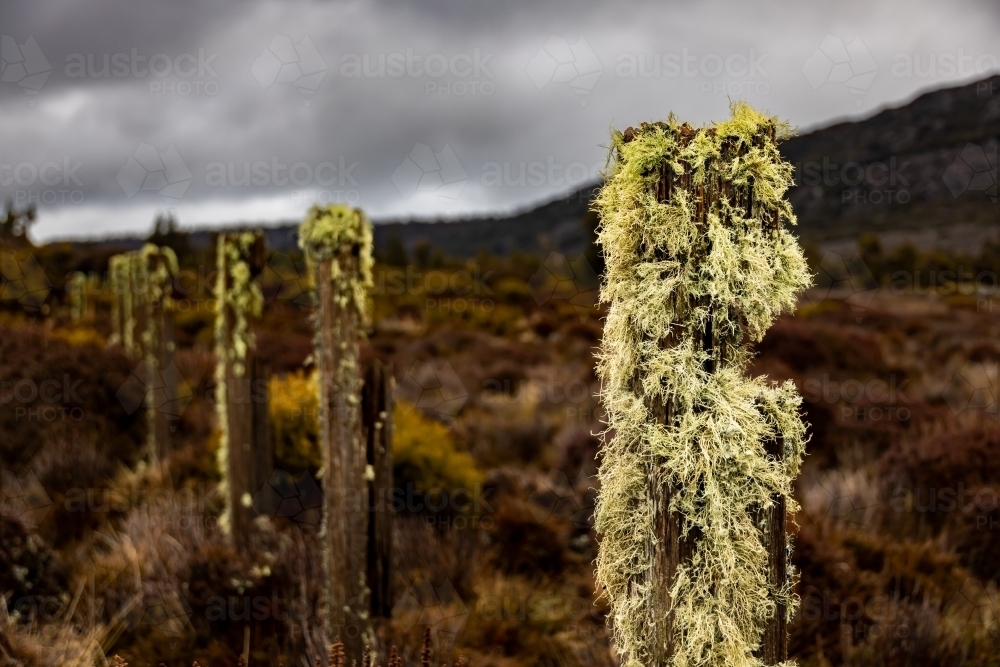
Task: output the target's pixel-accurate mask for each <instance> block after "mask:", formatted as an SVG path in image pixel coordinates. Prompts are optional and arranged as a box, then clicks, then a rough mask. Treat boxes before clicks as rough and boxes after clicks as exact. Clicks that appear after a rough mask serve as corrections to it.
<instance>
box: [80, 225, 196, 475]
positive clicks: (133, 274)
mask: <svg viewBox="0 0 1000 667" xmlns="http://www.w3.org/2000/svg"><path fill="white" fill-rule="evenodd" d="M177 272H178V265H177V256H176V255H175V254H174V251H173V250H171V249H170V248H168V247H166V246H164V247H158V246H156V245H154V244H152V243H147V244H146V245H145V246H143V247H142V249H141V250H137V251H134V252H126V253H122V254H120V255H114V256H112V257H111V258H110V260H109V261H108V277H109V282H110V283H111V292H112V306H111V320H112V335H111V342H113V343H117V344H119V345H121V346H122V347H123V348H124V349H125V352H126V353H127V354H128V355H129V356H131V357H132V358H133V359H138V360H139V365H138V367H137V368H136V376H137V377H139V378H140V379H141V380H142V383H143V385H144V386H145V388H146V396H145V398H144V399H143V405H144V406H145V408H146V423H147V429H146V433H147V435H146V438H147V449H148V457H149V460H150V461H151V462H155V461H158V460H159V459H161V458H162V457H164V456H165V455H166V454H167V452H168V451H169V449H170V433H171V421H172V420H173V419H175V418H176V417H177V416H178V415H174V414H171V413H170V410H171V409H172V408H173V407H175V405H176V403H175V399H176V398H177V388H178V385H179V383H180V377H179V376H178V375H177V373H176V367H175V366H174V364H173V361H174V319H173V293H174V278H175V276H176V275H177ZM80 275H82V274H80ZM74 288H75V285H74ZM86 288H87V287H86V282H85V281H84V282H83V283H82V289H83V290H86ZM84 293H85V292H84Z"/></svg>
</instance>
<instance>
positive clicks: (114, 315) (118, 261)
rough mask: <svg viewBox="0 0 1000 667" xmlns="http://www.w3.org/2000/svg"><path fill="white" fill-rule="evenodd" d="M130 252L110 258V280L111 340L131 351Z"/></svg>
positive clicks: (132, 342) (132, 341)
mask: <svg viewBox="0 0 1000 667" xmlns="http://www.w3.org/2000/svg"><path fill="white" fill-rule="evenodd" d="M131 261H132V260H131V259H130V258H129V253H122V254H120V255H113V256H112V257H111V258H110V259H109V260H108V281H109V282H110V284H111V297H112V301H111V342H112V343H116V344H118V345H121V346H122V347H123V348H124V349H125V351H126V352H128V353H130V352H131V351H132V347H133V344H134V340H133V337H132V280H131V277H130V271H129V267H130V265H131Z"/></svg>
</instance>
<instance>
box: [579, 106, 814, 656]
mask: <svg viewBox="0 0 1000 667" xmlns="http://www.w3.org/2000/svg"><path fill="white" fill-rule="evenodd" d="M787 132H788V128H787V126H785V125H783V124H782V123H780V122H778V121H776V120H775V119H773V118H769V117H766V116H764V115H762V114H760V113H758V112H757V111H755V110H753V109H752V108H751V107H749V106H748V105H746V104H742V103H737V104H735V105H733V109H732V117H731V118H730V119H729V120H727V121H725V122H721V123H715V124H713V125H711V126H710V127H705V128H699V129H695V128H692V127H691V126H689V125H686V124H685V125H680V124H679V123H678V122H677V121H676V120H675V119H674V117H673V116H671V117H670V118H669V119H668V120H667V121H666V122H661V123H654V124H643V125H641V126H640V127H639V128H638V129H633V128H629V129H628V130H626V131H625V132H624V133H621V132H615V133H614V134H613V136H612V146H611V152H610V156H609V170H608V173H607V174H606V182H605V185H604V187H603V188H602V189H601V191H600V193H599V195H598V196H597V198H596V200H595V204H594V207H595V209H596V211H597V212H598V213H599V215H600V218H601V224H600V227H599V230H598V232H599V235H598V242H599V243H600V244H601V247H602V249H603V253H604V259H605V266H606V270H605V276H604V280H603V284H602V286H601V299H602V301H604V302H606V303H609V304H610V307H609V310H608V316H607V320H606V323H605V328H604V335H603V339H602V342H601V348H600V353H599V357H598V374H599V376H600V378H601V381H602V400H603V403H604V405H605V408H606V410H607V415H608V422H607V425H608V429H607V431H606V432H605V443H604V446H603V458H602V463H601V466H600V472H599V476H600V480H601V490H600V494H599V497H598V501H597V507H596V527H597V530H598V532H599V533H600V535H601V542H600V551H599V555H598V559H597V579H598V583H599V585H600V586H602V587H603V589H604V593H605V594H606V596H607V597H608V599H609V601H610V604H611V615H610V619H611V623H612V626H613V629H614V642H615V646H616V648H617V650H618V652H619V654H620V655H622V656H623V658H624V662H625V663H626V664H627V665H629V666H632V667H636V666H638V665H645V666H652V665H663V664H670V665H673V666H676V667H688V666H692V665H712V666H718V667H722V666H723V665H725V666H726V667H756V666H758V665H762V664H765V662H764V659H762V658H761V657H760V656H761V643H762V637H763V636H764V630H765V626H766V625H767V624H768V622H769V621H770V620H772V619H774V618H775V617H776V616H777V615H778V614H779V613H782V614H784V618H785V619H787V618H790V617H791V614H792V613H793V610H794V608H795V604H796V599H795V596H794V593H793V590H792V585H791V577H790V576H787V575H786V576H783V577H781V580H780V581H776V580H775V577H774V576H773V572H774V571H775V570H774V569H773V568H772V564H771V563H770V562H769V551H768V549H769V546H774V545H772V544H770V543H769V540H768V537H767V534H768V532H767V530H765V529H764V527H762V525H761V519H760V517H761V515H762V513H765V512H766V511H768V510H770V509H771V508H774V507H775V506H776V504H784V505H785V506H786V507H787V509H788V510H789V511H794V510H795V509H796V506H795V503H794V501H793V500H792V498H791V493H792V481H793V479H794V478H795V476H796V475H797V474H798V469H799V465H800V462H801V458H802V455H803V452H804V447H805V442H806V437H805V426H804V424H803V422H802V420H801V418H800V415H799V410H798V407H799V403H800V398H799V396H798V395H797V393H796V391H795V388H794V386H793V385H792V384H791V383H785V384H784V385H781V386H774V385H773V384H771V383H769V382H767V381H766V378H761V377H756V378H749V377H746V376H745V374H744V373H745V370H746V366H747V364H748V362H749V361H750V358H751V350H750V344H751V343H752V342H754V341H758V340H760V339H761V338H762V337H763V335H764V332H765V331H766V330H767V328H768V327H769V326H770V324H771V323H772V322H773V320H774V319H775V318H776V317H777V316H778V315H779V314H780V313H781V312H782V311H788V310H791V309H792V308H794V306H795V302H796V296H797V294H798V293H799V292H800V291H801V290H802V289H804V288H805V287H806V286H808V285H809V283H810V282H811V279H810V276H809V273H808V271H807V268H806V264H805V261H804V259H803V257H802V253H801V251H800V248H799V247H798V244H797V242H796V240H795V238H794V237H793V236H792V235H791V233H790V232H789V231H787V230H786V229H784V228H783V223H787V224H794V222H795V216H794V214H793V213H792V210H791V206H790V205H789V203H788V201H787V200H786V199H785V198H784V195H785V191H786V189H787V188H788V186H789V185H790V183H791V176H792V167H791V166H790V165H789V164H787V163H785V162H784V161H782V159H781V157H780V155H779V153H778V149H777V140H778V139H780V138H781V137H783V136H784V135H785V134H787ZM773 443H780V448H779V450H778V451H777V452H774V451H772V452H770V453H769V447H770V448H771V449H772V450H774V447H773ZM771 516H774V514H772V515H771ZM780 521H782V522H783V521H784V516H783V513H782V516H781V517H780ZM671 526H672V527H671ZM781 531H782V535H784V532H783V531H784V528H783V523H782V526H781ZM668 542H669V543H668ZM780 557H781V558H782V559H786V558H787V552H786V550H784V549H782V553H781V556H780ZM782 565H783V566H787V567H788V569H787V570H786V569H784V567H783V568H782V569H780V572H782V573H785V572H790V571H791V570H790V565H788V564H787V563H782ZM664 579H666V580H665V581H664ZM782 628H783V624H782ZM783 659H784V658H783V657H781V658H778V660H776V661H774V662H781V661H782V660H783Z"/></svg>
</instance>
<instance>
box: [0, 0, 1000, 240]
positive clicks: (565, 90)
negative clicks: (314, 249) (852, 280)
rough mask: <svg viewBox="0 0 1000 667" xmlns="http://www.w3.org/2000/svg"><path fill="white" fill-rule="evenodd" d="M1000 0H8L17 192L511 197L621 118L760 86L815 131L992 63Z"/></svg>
mask: <svg viewBox="0 0 1000 667" xmlns="http://www.w3.org/2000/svg"><path fill="white" fill-rule="evenodd" d="M998 28H1000V9H998V6H997V5H996V3H994V2H972V1H966V2H957V3H950V4H948V5H941V4H940V3H937V2H929V1H925V0H917V1H910V2H902V1H899V2H854V1H848V2H841V3H802V2H774V3H767V4H766V5H762V4H761V3H716V2H697V3H696V2H671V3H669V4H668V3H664V2H614V3H611V2H604V3H597V2H583V3H572V4H571V3H560V2H548V1H545V0H541V1H537V2H528V1H527V0H515V1H513V2H479V1H476V2H461V3H445V2H434V1H423V0H422V1H420V2H417V1H413V2H338V3H320V2H312V3H309V2H263V1H260V2H244V3H238V4H237V3H231V4H223V3H205V2H171V3H153V2H128V3H124V2H113V1H107V2H94V1H92V2H86V3H66V2H54V1H53V2H44V1H43V2H33V3H19V4H15V3H5V4H4V5H3V7H2V8H0V33H2V49H0V56H2V61H3V73H2V77H0V117H2V119H3V122H2V124H0V196H2V197H3V198H5V199H6V198H10V199H13V200H14V201H15V204H17V205H26V204H28V203H32V202H34V203H37V205H38V208H39V222H38V223H37V225H36V226H35V228H34V230H33V235H34V237H35V238H36V240H47V239H53V238H67V237H74V238H79V237H93V236H103V235H108V234H121V233H126V232H132V233H138V232H145V231H148V229H149V228H150V225H151V224H152V221H153V219H154V217H155V215H157V214H158V213H162V212H165V211H168V210H170V211H173V212H174V213H175V214H176V216H177V217H178V219H179V221H180V222H181V224H182V225H183V226H188V227H205V226H224V225H231V224H239V223H246V222H260V223H276V222H279V221H286V220H295V219H299V218H301V217H302V215H303V213H304V211H305V210H306V209H307V208H308V206H310V205H311V204H312V203H314V202H316V201H344V202H349V203H351V204H356V205H359V206H362V207H364V208H365V209H366V210H367V211H368V212H369V214H370V215H371V216H372V217H374V218H376V219H389V218H395V219H398V218H438V217H440V218H448V217H455V216H462V215H469V214H492V213H499V212H505V211H510V210H513V209H517V208H523V207H525V206H528V205H531V204H533V203H537V202H539V201H543V200H545V199H548V198H551V197H554V196H558V195H560V194H563V193H565V192H568V191H570V190H573V189H574V188H576V187H578V186H580V185H582V184H583V183H586V182H590V181H592V180H594V179H596V178H597V177H598V176H599V173H600V170H601V169H602V168H603V166H604V157H605V148H603V147H602V144H605V143H606V142H607V137H608V132H609V129H610V128H612V127H617V128H623V127H625V126H627V125H631V124H636V123H638V122H641V121H644V120H655V119H661V118H664V117H665V116H666V115H667V114H668V113H669V112H671V111H672V112H674V113H676V114H677V115H678V116H679V117H680V118H683V119H685V120H689V121H692V122H697V123H702V122H706V121H709V120H712V119H719V118H722V117H724V116H726V115H727V113H728V105H729V102H730V100H736V99H745V100H747V101H749V102H751V103H752V104H754V105H756V106H758V107H761V108H764V109H767V110H768V111H770V112H771V113H774V114H777V115H779V116H781V117H783V118H785V119H787V120H789V121H790V122H791V123H793V124H794V125H796V126H798V127H799V128H800V130H806V129H809V128H813V127H817V126H822V125H828V124H830V123H833V122H836V121H838V120H843V119H848V118H852V117H860V116H866V115H870V114H871V113H873V112H874V111H876V110H877V109H879V108H881V107H884V106H887V105H896V104H900V103H903V102H905V101H907V100H908V99H910V98H912V97H913V96H914V95H916V94H917V93H918V92H919V91H922V90H926V89H928V88H934V87H939V86H941V85H945V84H946V83H958V82H963V81H969V80H973V79H977V78H981V77H983V76H985V75H986V74H987V73H989V72H995V71H996V70H997V68H998V62H1000V54H998V43H1000V42H998V40H997V34H998Z"/></svg>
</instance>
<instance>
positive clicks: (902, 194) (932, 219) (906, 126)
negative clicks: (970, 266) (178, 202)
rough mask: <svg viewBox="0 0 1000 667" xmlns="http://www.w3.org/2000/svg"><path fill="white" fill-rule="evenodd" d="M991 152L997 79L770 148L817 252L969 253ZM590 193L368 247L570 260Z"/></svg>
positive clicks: (981, 220)
mask: <svg viewBox="0 0 1000 667" xmlns="http://www.w3.org/2000/svg"><path fill="white" fill-rule="evenodd" d="M998 144H1000V76H993V77H990V78H988V79H985V80H983V81H979V82H976V83H972V84H968V85H964V86H959V87H954V88H945V89H942V90H935V91H932V92H928V93H925V94H923V95H920V96H919V97H917V98H916V99H915V100H913V101H912V102H910V103H908V104H905V105H903V106H900V107H897V108H893V109H886V110H885V111H882V112H880V113H878V114H876V115H874V116H872V117H870V118H867V119H864V120H860V121H854V122H844V123H838V124H836V125H832V126H830V127H825V128H821V129H817V130H814V131H812V132H809V133H808V134H803V135H801V136H796V137H793V138H791V139H789V140H788V141H786V142H784V143H783V144H782V146H781V149H782V152H783V153H784V155H785V157H786V159H787V160H788V161H789V162H791V163H792V164H794V165H795V166H796V183H797V185H796V187H794V188H793V189H792V191H791V192H790V198H791V201H792V205H793V207H794V209H795V211H796V214H797V215H798V218H799V233H800V234H801V235H802V236H803V237H804V238H806V239H812V240H815V241H818V242H825V243H836V242H838V241H844V240H848V239H854V238H856V237H857V235H858V234H860V233H862V232H865V231H874V232H878V233H881V234H883V235H885V236H887V237H893V236H896V237H899V236H900V235H904V236H913V235H918V236H919V237H920V238H922V239H924V245H927V244H934V243H935V242H937V241H940V240H942V239H945V240H947V239H948V238H949V236H950V237H956V236H957V237H960V238H961V240H963V241H964V242H965V243H966V244H970V243H971V244H977V243H978V242H979V241H980V240H981V239H982V238H984V237H985V236H987V235H993V234H995V233H997V231H998V230H1000V212H998V208H997V203H996V199H997V185H996V183H997V146H998ZM597 187H598V184H597V183H593V184H590V185H587V186H586V187H584V188H581V189H580V190H578V191H576V192H572V193H569V194H568V195H566V196H564V197H561V198H558V199H555V200H552V201H550V202H548V203H545V204H542V205H540V206H537V207H534V208H531V209H528V210H525V211H522V212H519V213H516V214H513V215H508V216H503V217H490V218H470V219H465V220H455V221H448V222H443V221H439V222H401V221H382V222H379V224H377V225H376V228H375V244H376V248H378V249H384V248H385V244H386V241H387V240H388V239H389V238H390V237H391V236H393V235H395V236H398V238H399V239H400V240H401V241H402V242H403V243H404V245H406V247H407V248H409V249H410V250H412V249H413V248H414V247H415V246H416V245H417V244H418V243H420V242H421V241H426V242H428V243H429V244H430V245H432V246H434V247H436V248H438V249H440V250H441V251H442V252H443V253H444V254H446V255H450V256H453V257H460V258H464V257H473V256H475V255H476V254H478V253H479V252H481V251H487V252H490V253H492V254H495V255H506V254H509V253H511V252H514V251H519V252H524V253H535V254H541V253H547V252H551V251H558V252H563V253H565V254H569V255H575V254H578V253H580V252H582V251H583V250H584V249H585V248H586V247H587V246H588V244H589V243H590V239H589V237H588V232H587V229H586V228H585V227H584V226H583V225H582V224H581V221H582V219H583V216H584V215H585V214H586V212H587V209H588V206H589V202H590V200H591V197H592V196H593V193H594V191H595V189H596V188H597ZM921 235H922V236H921ZM267 237H268V245H269V246H270V247H272V248H274V249H277V250H282V251H288V250H294V249H295V248H296V247H297V246H296V238H295V228H294V223H287V224H284V225H279V226H276V227H270V228H268V229H267ZM209 239H210V232H207V231H198V232H192V233H191V235H190V240H191V242H192V243H193V244H195V245H202V244H207V243H208V242H209ZM102 243H108V244H116V245H121V244H122V243H123V241H122V240H109V241H105V242H102ZM126 243H136V244H137V243H138V242H137V241H135V240H132V241H126Z"/></svg>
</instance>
